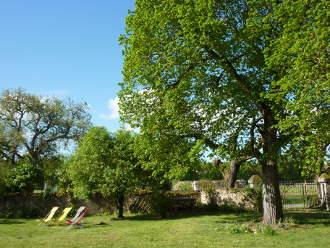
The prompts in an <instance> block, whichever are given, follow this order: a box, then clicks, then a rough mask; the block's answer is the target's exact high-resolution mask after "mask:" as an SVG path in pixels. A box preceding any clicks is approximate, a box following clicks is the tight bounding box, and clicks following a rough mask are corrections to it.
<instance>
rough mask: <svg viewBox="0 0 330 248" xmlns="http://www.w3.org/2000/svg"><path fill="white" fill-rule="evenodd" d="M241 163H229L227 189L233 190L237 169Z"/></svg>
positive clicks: (235, 161) (232, 161)
mask: <svg viewBox="0 0 330 248" xmlns="http://www.w3.org/2000/svg"><path fill="white" fill-rule="evenodd" d="M240 166H241V163H240V162H239V161H237V160H231V161H230V171H229V178H228V187H229V188H231V189H232V188H235V182H236V180H237V175H238V171H239V167H240Z"/></svg>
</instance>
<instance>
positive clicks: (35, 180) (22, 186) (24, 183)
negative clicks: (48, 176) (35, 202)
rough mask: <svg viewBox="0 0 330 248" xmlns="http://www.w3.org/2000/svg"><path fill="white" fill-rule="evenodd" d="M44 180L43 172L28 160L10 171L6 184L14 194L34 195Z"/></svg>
mask: <svg viewBox="0 0 330 248" xmlns="http://www.w3.org/2000/svg"><path fill="white" fill-rule="evenodd" d="M41 178H42V171H41V170H40V169H39V168H38V167H37V166H35V165H33V164H31V163H30V162H29V161H27V160H23V161H21V162H20V163H19V164H17V165H16V166H15V167H14V168H13V169H11V170H10V172H9V174H8V177H7V179H6V184H7V186H8V188H9V189H10V191H12V192H22V193H28V194H29V193H32V192H33V190H34V188H35V187H36V185H38V184H39V183H40V181H41Z"/></svg>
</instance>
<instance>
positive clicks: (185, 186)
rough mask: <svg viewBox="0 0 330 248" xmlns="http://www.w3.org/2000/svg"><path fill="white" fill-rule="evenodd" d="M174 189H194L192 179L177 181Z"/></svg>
mask: <svg viewBox="0 0 330 248" xmlns="http://www.w3.org/2000/svg"><path fill="white" fill-rule="evenodd" d="M173 190H179V191H192V190H193V186H192V182H191V181H180V182H177V183H176V184H175V185H174V187H173Z"/></svg>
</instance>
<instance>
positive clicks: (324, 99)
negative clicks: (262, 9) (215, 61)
mask: <svg viewBox="0 0 330 248" xmlns="http://www.w3.org/2000/svg"><path fill="white" fill-rule="evenodd" d="M270 2H271V4H272V9H273V11H272V14H270V15H267V16H264V17H263V18H262V19H261V20H260V22H259V24H258V29H259V30H261V29H263V30H265V29H266V30H270V29H271V30H276V31H275V32H274V31H273V32H272V33H273V37H272V41H271V42H270V44H269V46H268V47H267V48H266V49H265V51H264V54H265V62H266V65H267V67H268V69H269V70H271V71H276V78H275V80H273V82H272V91H271V94H269V99H271V100H272V101H276V102H278V103H280V104H281V105H283V106H284V109H283V111H285V112H287V113H290V115H287V118H285V119H283V118H279V123H278V127H279V128H280V129H281V131H282V132H283V133H288V134H291V135H293V145H294V146H295V147H296V148H297V147H298V146H299V147H300V150H302V152H301V154H299V155H300V156H299V158H300V160H301V161H302V164H303V167H302V173H303V176H304V177H305V178H306V177H307V178H308V177H313V176H315V174H318V173H319V172H320V169H321V167H322V166H323V163H324V160H325V159H326V153H327V152H329V150H328V151H327V149H329V147H328V146H329V144H330V130H329V126H328V121H329V119H330V108H329V104H330V81H329V75H330V74H329V55H330V54H329V51H330V50H329V18H327V17H328V14H329V13H328V9H329V2H328V1H325V0H321V1H320V0H309V1H302V0H293V1H282V2H275V1H270ZM301 148H302V149H301Z"/></svg>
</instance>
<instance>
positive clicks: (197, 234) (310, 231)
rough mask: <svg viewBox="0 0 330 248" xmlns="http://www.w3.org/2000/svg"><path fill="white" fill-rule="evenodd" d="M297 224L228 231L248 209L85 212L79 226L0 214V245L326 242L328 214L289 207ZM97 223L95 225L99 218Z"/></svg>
mask: <svg viewBox="0 0 330 248" xmlns="http://www.w3.org/2000/svg"><path fill="white" fill-rule="evenodd" d="M289 216H292V217H293V218H294V219H295V220H296V223H297V224H298V225H296V226H295V227H290V228H289V229H288V230H284V229H277V230H276V233H275V234H274V235H266V234H263V233H258V234H253V233H238V234H234V233H232V231H230V230H231V229H230V227H231V226H233V225H235V224H234V223H252V222H253V221H257V220H258V218H257V217H256V216H254V215H253V214H249V213H240V214H239V213H237V214H229V213H210V214H200V215H197V214H195V215H193V216H189V215H184V216H179V217H177V218H173V219H166V220H160V219H153V218H151V217H149V218H148V217H140V216H130V217H127V218H126V219H125V220H120V221H116V220H111V219H110V217H109V216H94V217H87V218H86V219H85V220H84V227H83V228H79V229H78V228H77V229H68V227H66V226H50V227H49V226H44V225H39V224H38V222H37V221H36V220H25V219H10V220H4V219H0V247H2V248H6V247H13V248H14V247H15V248H20V247H33V248H38V247H43V248H44V247H60V248H62V247H115V248H119V247H120V248H124V247H126V248H135V247H139V248H140V247H141V248H148V247H155V248H156V247H157V248H158V247H177V248H185V247H187V248H193V247H206V248H212V247H217V248H219V247H253V248H257V247H269V248H270V247H281V248H283V247H284V248H285V247H290V248H294V247H299V248H303V247H308V248H310V247H313V248H316V247H329V245H330V228H329V227H330V214H329V213H324V212H323V213H320V212H318V213H316V212H307V213H301V212H293V213H290V214H289ZM102 221H103V222H105V224H103V225H98V224H99V223H101V222H102Z"/></svg>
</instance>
